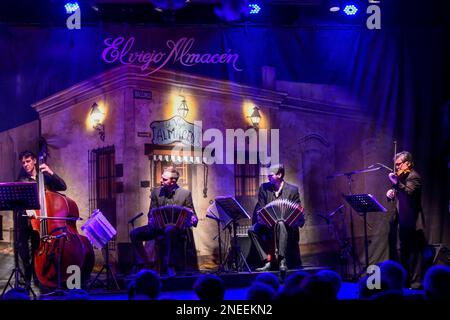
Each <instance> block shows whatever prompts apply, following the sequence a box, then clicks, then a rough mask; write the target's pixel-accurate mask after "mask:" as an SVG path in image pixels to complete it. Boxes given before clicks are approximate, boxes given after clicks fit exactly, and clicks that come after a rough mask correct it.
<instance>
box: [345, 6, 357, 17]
mask: <svg viewBox="0 0 450 320" xmlns="http://www.w3.org/2000/svg"><path fill="white" fill-rule="evenodd" d="M344 12H345V14H346V15H348V16H354V15H355V14H356V13H357V12H358V8H357V7H356V6H355V5H353V4H348V5H346V6H345V8H344Z"/></svg>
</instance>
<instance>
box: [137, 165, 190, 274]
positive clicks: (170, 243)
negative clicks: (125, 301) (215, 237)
mask: <svg viewBox="0 0 450 320" xmlns="http://www.w3.org/2000/svg"><path fill="white" fill-rule="evenodd" d="M179 177H180V174H179V173H178V171H177V170H176V169H175V168H174V167H168V168H165V169H164V172H163V174H162V176H161V180H160V182H161V186H160V187H157V188H154V189H153V190H152V192H151V195H150V209H149V212H148V217H149V222H148V224H147V225H145V226H142V227H138V228H135V229H133V230H132V231H131V233H130V238H131V243H132V244H133V249H134V254H135V257H136V264H137V265H138V266H139V267H145V266H147V265H150V261H149V260H148V257H147V253H146V251H145V249H144V245H143V241H149V240H153V239H156V238H157V237H159V236H162V237H163V241H162V243H161V244H162V245H161V249H162V250H163V254H162V256H163V261H162V262H163V268H167V274H168V275H169V276H174V275H175V258H176V257H175V254H174V252H175V251H176V250H174V249H175V247H179V246H180V243H181V242H183V241H184V239H183V233H182V231H181V230H179V229H178V228H175V227H172V226H169V227H166V228H165V229H161V228H157V227H155V225H154V224H153V220H152V216H151V210H152V209H155V208H158V207H161V206H166V205H178V206H183V207H187V208H190V209H192V211H193V212H194V214H193V215H192V218H191V221H190V225H191V226H194V227H196V226H197V223H198V218H197V215H196V214H195V210H194V204H193V202H192V194H191V192H190V191H189V190H186V189H183V188H181V187H180V186H179V185H178V184H177V181H178V178H179Z"/></svg>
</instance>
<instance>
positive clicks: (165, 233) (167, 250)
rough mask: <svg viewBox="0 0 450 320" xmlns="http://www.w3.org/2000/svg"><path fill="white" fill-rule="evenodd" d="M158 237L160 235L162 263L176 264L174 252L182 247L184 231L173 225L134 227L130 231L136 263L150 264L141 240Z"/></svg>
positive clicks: (165, 264) (172, 265) (171, 265)
mask: <svg viewBox="0 0 450 320" xmlns="http://www.w3.org/2000/svg"><path fill="white" fill-rule="evenodd" d="M158 237H162V239H161V241H160V242H159V245H160V250H161V251H162V257H163V261H162V262H163V265H164V266H165V267H167V266H170V267H175V266H176V265H177V263H176V262H177V260H178V259H177V258H178V257H177V255H176V253H177V252H180V251H179V248H180V247H184V231H183V230H180V229H178V228H175V227H173V226H168V227H166V228H165V229H159V228H155V227H153V226H151V225H145V226H142V227H138V228H135V229H133V230H132V231H131V233H130V238H131V243H132V245H133V251H134V256H135V259H136V261H135V262H136V264H138V265H144V264H150V261H149V260H148V257H147V253H146V251H145V249H144V244H143V242H144V241H150V240H155V239H156V238H158Z"/></svg>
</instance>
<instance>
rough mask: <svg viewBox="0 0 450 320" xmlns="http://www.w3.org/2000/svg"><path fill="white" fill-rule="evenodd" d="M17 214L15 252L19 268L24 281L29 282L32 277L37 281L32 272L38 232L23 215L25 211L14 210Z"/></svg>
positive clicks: (37, 243)
mask: <svg viewBox="0 0 450 320" xmlns="http://www.w3.org/2000/svg"><path fill="white" fill-rule="evenodd" d="M14 214H17V215H18V217H17V218H18V219H17V223H18V226H17V243H16V244H15V245H16V246H17V253H18V256H19V264H20V268H21V270H22V271H23V273H24V276H25V281H26V282H28V283H31V280H32V278H33V277H34V279H35V282H36V283H37V281H38V280H37V277H36V275H35V272H34V252H35V250H36V249H37V248H38V246H39V234H38V233H35V232H34V231H33V228H32V226H31V221H30V219H29V218H28V217H24V216H23V215H25V214H26V213H25V212H24V211H23V212H22V211H20V212H14Z"/></svg>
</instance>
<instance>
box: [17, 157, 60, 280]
mask: <svg viewBox="0 0 450 320" xmlns="http://www.w3.org/2000/svg"><path fill="white" fill-rule="evenodd" d="M19 161H20V163H21V165H22V168H21V170H20V173H19V177H18V178H17V181H21V182H37V183H40V181H38V170H41V172H42V173H43V174H44V180H45V181H44V183H45V186H46V188H47V189H48V190H51V191H64V190H66V189H67V186H66V183H65V182H64V180H63V179H62V178H61V177H59V176H58V175H57V174H56V173H55V172H53V170H52V169H51V168H50V167H49V166H48V165H46V164H42V165H40V167H39V169H38V168H37V158H36V155H35V154H34V153H33V152H31V151H28V150H25V151H22V152H21V153H20V154H19ZM17 215H18V239H17V250H18V254H19V260H20V263H21V265H22V269H23V270H24V275H25V281H26V282H27V283H31V280H32V278H34V283H35V285H39V281H38V279H37V277H36V274H35V270H34V258H33V252H34V251H35V250H36V249H37V247H38V246H39V240H40V239H39V237H38V236H37V235H36V234H35V233H34V232H33V229H32V226H31V218H34V217H36V213H35V211H34V210H27V211H26V212H18V213H17Z"/></svg>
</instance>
